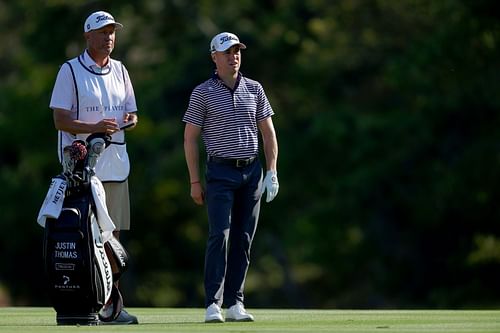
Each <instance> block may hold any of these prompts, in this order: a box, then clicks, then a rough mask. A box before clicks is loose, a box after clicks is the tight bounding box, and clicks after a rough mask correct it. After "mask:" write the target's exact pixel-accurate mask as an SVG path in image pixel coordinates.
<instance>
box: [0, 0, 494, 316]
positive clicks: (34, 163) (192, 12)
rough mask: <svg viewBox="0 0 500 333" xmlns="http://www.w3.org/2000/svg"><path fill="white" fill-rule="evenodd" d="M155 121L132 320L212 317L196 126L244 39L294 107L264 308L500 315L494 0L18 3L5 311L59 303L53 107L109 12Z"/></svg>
mask: <svg viewBox="0 0 500 333" xmlns="http://www.w3.org/2000/svg"><path fill="white" fill-rule="evenodd" d="M99 9H103V10H107V11H110V12H111V13H112V14H113V15H114V16H115V18H116V19H117V20H118V21H120V22H121V23H123V24H124V25H125V28H124V29H123V30H120V31H119V32H118V33H117V44H116V48H115V51H114V53H113V57H114V58H117V59H120V60H122V61H123V62H124V63H125V65H126V66H127V68H128V69H129V72H130V75H131V77H132V80H133V83H134V87H135V92H136V97H137V101H138V107H139V112H140V123H139V126H138V127H137V128H136V130H134V131H133V132H130V133H129V135H128V144H129V154H130V157H131V161H132V172H131V175H130V188H131V200H132V218H133V221H132V230H131V231H130V232H128V233H125V234H124V243H125V245H126V247H127V249H128V250H129V252H130V253H131V256H132V265H131V269H130V271H129V272H128V273H127V274H126V275H125V276H124V281H123V283H122V286H123V288H124V294H125V295H126V300H127V304H128V305H129V306H200V305H202V304H203V301H202V300H203V286H202V281H203V276H202V275H203V257H204V247H205V238H206V232H207V226H206V214H205V211H204V208H199V207H197V206H195V205H194V204H193V203H192V201H191V199H190V197H189V182H188V181H189V180H188V175H187V168H186V165H185V161H184V154H183V129H184V126H183V123H182V121H181V119H182V115H183V113H184V111H185V109H186V106H187V103H188V100H189V95H190V93H191V90H192V89H193V88H194V87H195V86H196V85H197V84H198V83H200V82H202V81H203V80H205V79H206V78H208V76H209V75H210V74H211V72H212V71H213V67H214V66H213V64H212V63H211V60H210V57H209V53H208V45H209V42H210V39H211V38H212V36H213V35H215V34H216V33H218V32H221V31H231V32H234V33H236V34H238V35H239V36H240V38H241V40H242V41H243V42H244V43H246V45H247V46H248V49H247V50H245V51H243V65H242V72H243V73H244V74H245V75H247V76H249V77H251V78H254V79H257V80H259V81H260V82H261V83H262V84H263V86H264V88H265V90H266V93H267V95H268V97H269V99H270V101H271V103H272V105H273V107H274V109H275V112H276V116H275V117H274V122H275V127H276V129H277V133H278V139H279V144H280V156H279V173H278V175H279V178H280V185H281V188H280V193H279V195H278V197H277V198H276V199H275V200H274V201H273V202H272V203H270V204H266V203H263V204H262V206H263V207H262V213H261V219H260V225H259V229H258V232H257V237H256V239H255V242H254V247H253V253H252V260H253V261H252V265H251V268H250V271H249V275H248V280H247V285H246V286H247V288H246V295H247V300H246V302H247V304H248V306H251V307H306V308H307V307H314V308H420V307H426V308H479V307H481V308H492V307H498V306H499V305H500V285H499V283H498V281H500V223H499V222H500V210H499V208H498V202H499V201H500V173H499V166H500V135H499V131H498V128H499V126H500V114H499V108H500V94H499V88H500V84H499V80H498V75H499V73H500V4H499V3H498V2H497V1H493V0H475V1H474V0H441V1H433V0H402V1H390V0H367V1H361V0H337V1H327V0H289V1H282V0H273V1H270V0H258V1H249V0H242V1H237V2H235V1H229V0H222V1H217V2H213V1H208V0H201V1H187V0H172V1H162V0H151V1H131V0H120V1H118V0H116V1H83V0H79V1H78V0H71V1H69V0H67V1H66V0H58V1H56V0H46V1H32V2H30V1H9V2H1V3H0V43H1V45H2V47H1V48H0V76H1V80H0V154H1V155H0V156H1V164H0V184H1V187H2V190H1V191H0V203H1V204H0V205H1V207H0V219H1V225H2V230H1V232H0V234H1V236H0V253H1V255H0V304H4V305H49V303H48V297H47V294H46V292H45V291H44V289H43V285H44V282H45V281H44V278H43V265H42V253H41V249H42V238H43V229H42V228H40V227H39V226H38V225H37V224H36V216H37V214H38V210H39V208H40V205H41V203H42V201H43V199H44V197H45V194H46V191H47V189H48V185H49V183H50V179H51V177H52V176H54V175H56V174H58V173H59V172H60V171H61V168H60V166H59V164H58V162H57V154H56V140H57V137H56V131H55V129H54V125H53V121H52V112H51V110H50V109H49V108H48V104H49V100H50V96H51V92H52V87H53V84H54V80H55V76H56V74H57V71H58V68H59V66H60V65H61V64H62V63H63V62H64V61H65V60H66V59H69V58H72V57H74V56H76V55H78V54H79V53H80V52H82V50H83V49H84V47H85V44H84V40H83V36H82V30H83V29H82V27H83V22H84V20H85V18H86V16H87V15H88V14H90V13H91V12H92V11H94V10H99Z"/></svg>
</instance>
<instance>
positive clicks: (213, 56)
mask: <svg viewBox="0 0 500 333" xmlns="http://www.w3.org/2000/svg"><path fill="white" fill-rule="evenodd" d="M210 56H211V57H212V61H213V62H215V52H213V53H210Z"/></svg>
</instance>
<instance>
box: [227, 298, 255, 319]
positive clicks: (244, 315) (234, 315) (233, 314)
mask: <svg viewBox="0 0 500 333" xmlns="http://www.w3.org/2000/svg"><path fill="white" fill-rule="evenodd" d="M226 321H254V319H253V316H252V315H251V314H250V313H248V312H247V310H245V307H244V306H243V303H241V302H236V304H235V305H233V306H231V307H230V308H229V309H227V311H226Z"/></svg>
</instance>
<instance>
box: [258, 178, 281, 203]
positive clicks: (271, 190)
mask: <svg viewBox="0 0 500 333" xmlns="http://www.w3.org/2000/svg"><path fill="white" fill-rule="evenodd" d="M279 188H280V184H279V183H278V173H277V172H276V171H273V170H269V171H267V173H266V178H264V182H263V184H262V193H261V194H264V192H265V191H266V190H267V196H266V202H270V201H272V200H273V199H274V197H275V196H276V195H277V194H278V190H279Z"/></svg>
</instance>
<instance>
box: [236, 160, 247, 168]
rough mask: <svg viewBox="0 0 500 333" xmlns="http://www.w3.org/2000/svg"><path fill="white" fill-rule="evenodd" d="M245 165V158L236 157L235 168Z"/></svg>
mask: <svg viewBox="0 0 500 333" xmlns="http://www.w3.org/2000/svg"><path fill="white" fill-rule="evenodd" d="M246 165H247V160H242V159H237V160H236V167H237V168H242V167H244V166H246Z"/></svg>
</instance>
